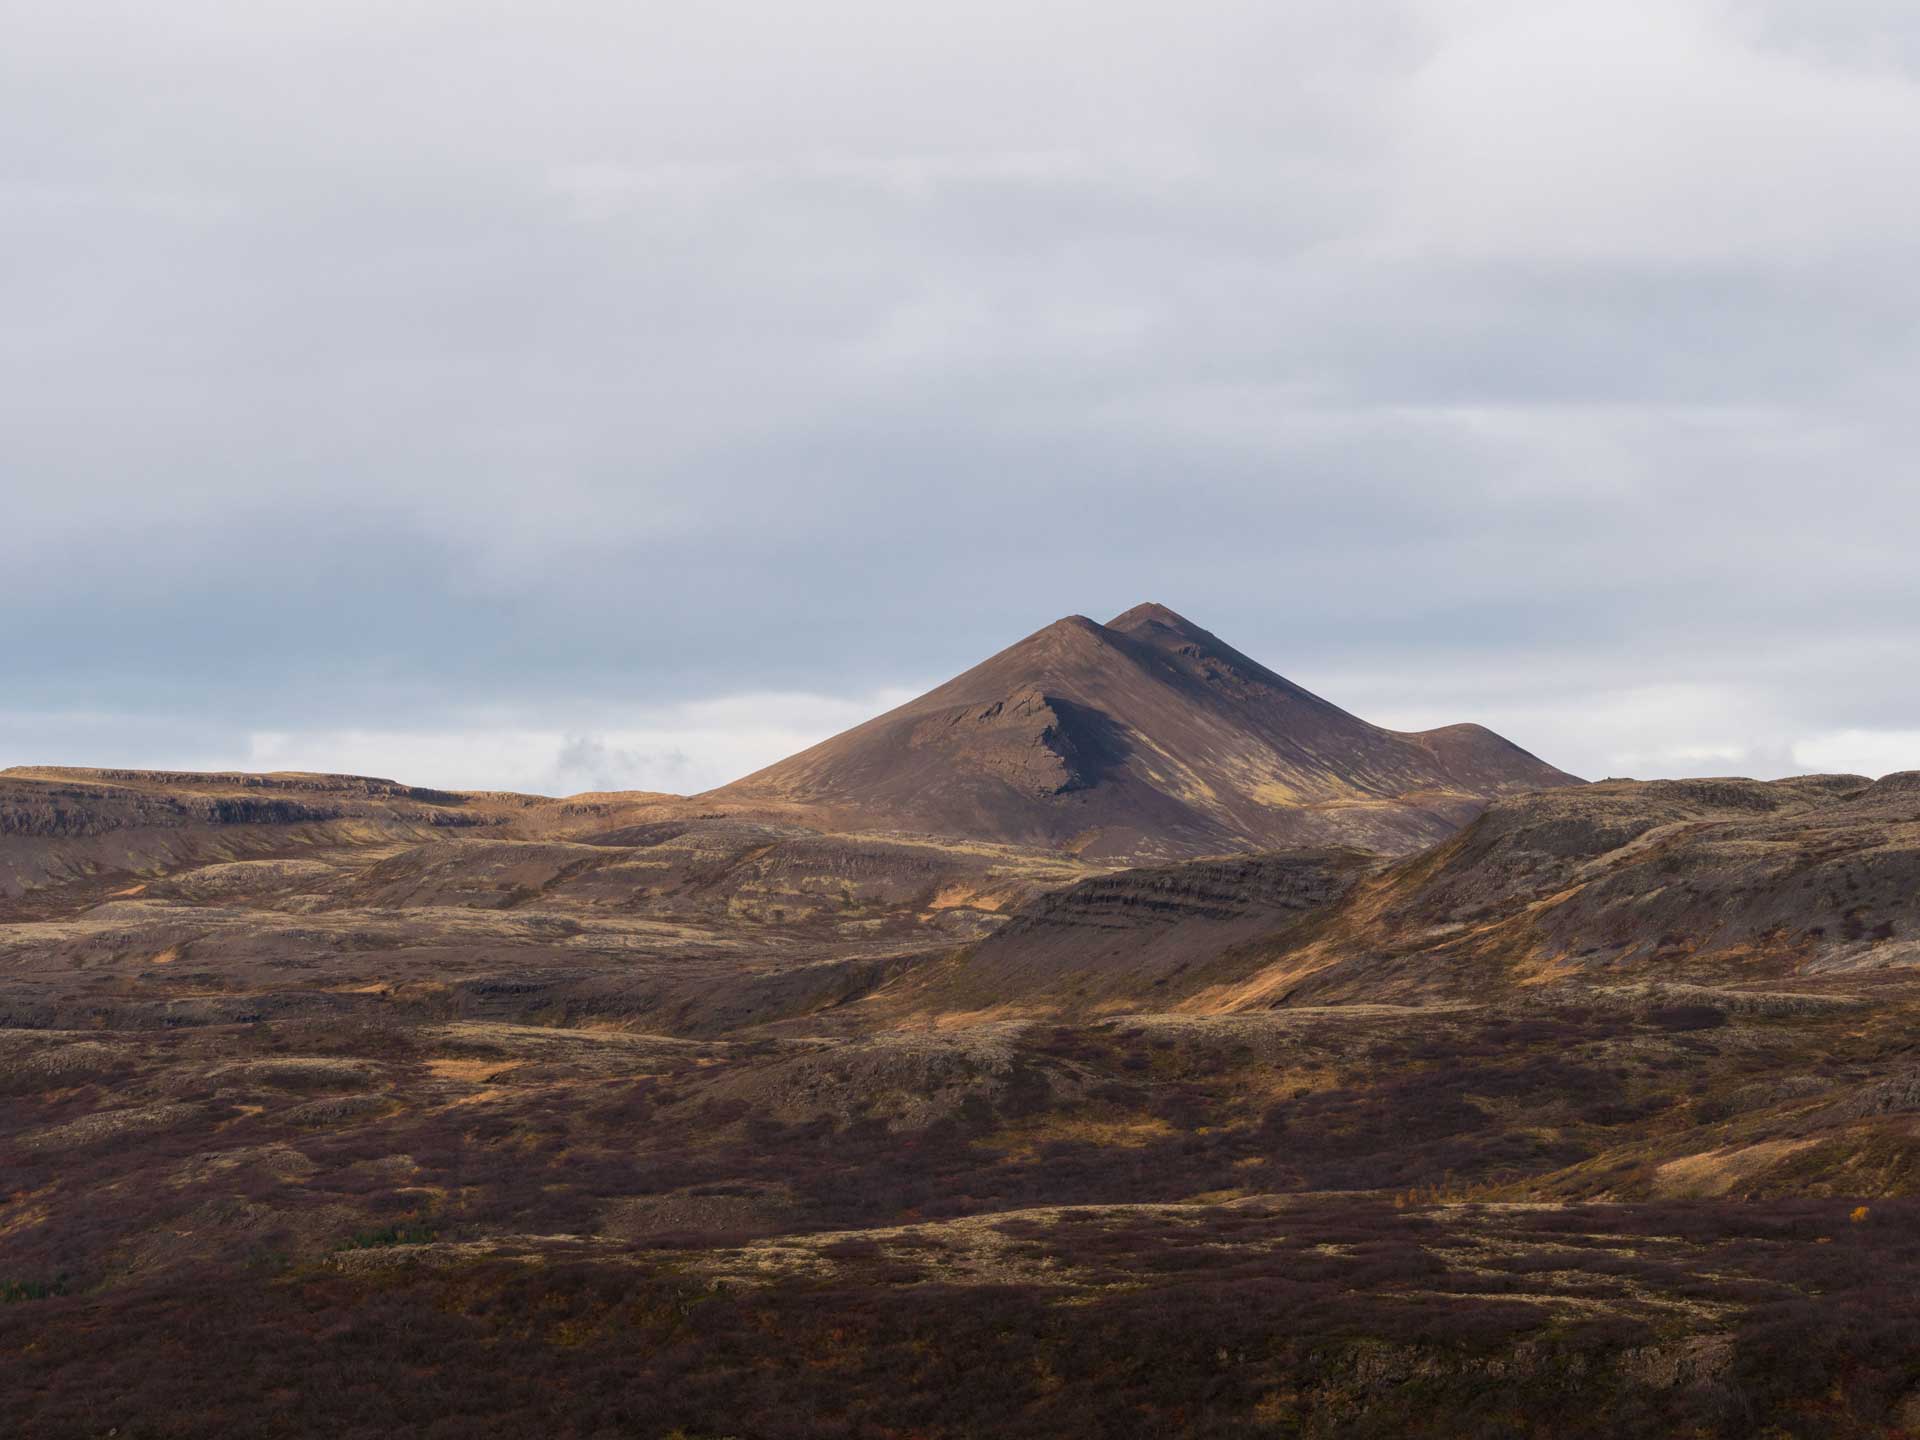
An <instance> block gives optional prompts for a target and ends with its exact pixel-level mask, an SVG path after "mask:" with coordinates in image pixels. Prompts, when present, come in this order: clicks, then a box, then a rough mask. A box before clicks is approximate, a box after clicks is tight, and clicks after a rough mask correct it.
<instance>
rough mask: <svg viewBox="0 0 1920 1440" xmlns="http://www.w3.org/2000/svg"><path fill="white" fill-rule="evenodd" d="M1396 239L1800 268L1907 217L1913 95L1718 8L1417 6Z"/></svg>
mask: <svg viewBox="0 0 1920 1440" xmlns="http://www.w3.org/2000/svg"><path fill="white" fill-rule="evenodd" d="M1424 8H1425V9H1426V10H1427V11H1428V14H1429V18H1430V20H1431V22H1432V23H1433V24H1434V26H1435V29H1436V32H1437V40H1438V44H1437V48H1436V50H1435V52H1434V54H1433V56H1432V58H1431V60H1430V61H1429V62H1428V63H1427V64H1426V65H1425V66H1424V67H1423V68H1422V69H1421V71H1420V73H1419V74H1418V75H1417V76H1416V77H1415V79H1414V81H1413V83H1412V84H1411V85H1410V86H1409V87H1408V89H1407V91H1406V92H1405V95H1404V101H1403V103H1404V107H1405V108H1404V110H1403V112H1402V114H1401V117H1400V119H1401V124H1400V128H1399V134H1400V138H1401V142H1402V147H1403V148H1402V154H1401V162H1400V167H1399V178H1400V188H1399V190H1398V193H1397V194H1396V196H1395V200H1394V203H1393V208H1392V211H1391V217H1390V220H1389V223H1388V227H1387V230H1386V232H1385V234H1384V236H1383V243H1384V244H1385V245H1386V247H1387V248H1388V249H1390V250H1395V251H1401V252H1411V253H1421V254H1441V255H1452V256H1463V257H1476V258H1483V259H1485V258H1491V259H1505V260H1560V261H1567V260H1596V259H1628V260H1651V261H1666V262H1671V261H1679V260H1708V261H1714V262H1724V261H1726V260H1729V259H1735V258H1738V259H1744V260H1749V261H1751V260H1755V259H1776V260H1777V259H1792V260H1801V261H1804V260H1810V259H1816V258H1820V257H1824V256H1833V255H1854V254H1860V253H1865V252H1877V253H1881V254H1886V253H1890V252H1894V251H1898V250H1901V249H1904V248H1906V247H1907V246H1909V245H1910V244H1911V243H1912V240H1913V238H1914V236H1915V233H1916V227H1917V226H1920V202H1917V201H1916V200H1915V198H1914V195H1913V192H1912V189H1911V187H1908V186H1904V185H1897V184H1887V183H1884V182H1885V179H1886V178H1887V177H1889V176H1891V175H1892V174H1894V173H1897V172H1898V171H1901V170H1909V171H1910V170H1912V169H1914V168H1916V167H1920V86H1917V85H1915V84H1914V83H1913V82H1912V81H1911V80H1910V79H1908V78H1907V77H1906V76H1903V75H1901V74H1900V73H1898V72H1894V71H1890V70H1886V69H1874V70H1867V69H1861V68H1842V67H1841V66H1839V65H1836V64H1833V63H1831V62H1825V61H1822V60H1820V59H1818V58H1816V57H1814V56H1811V55H1804V54H1793V53H1788V52H1784V51H1780V50H1774V49H1767V48H1762V46H1760V45H1759V44H1757V43H1755V42H1756V38H1757V37H1756V36H1755V35H1754V34H1753V33H1752V31H1751V30H1750V28H1749V27H1746V26H1744V25H1742V24H1740V23H1739V13H1738V11H1737V10H1736V9H1735V8H1734V7H1733V6H1732V5H1730V4H1727V3H1723V0H1608V3H1605V4H1595V3H1592V0H1511V3H1496V4H1469V5H1458V4H1452V3H1447V0H1439V3H1434V4H1430V5H1427V6H1425V7H1424Z"/></svg>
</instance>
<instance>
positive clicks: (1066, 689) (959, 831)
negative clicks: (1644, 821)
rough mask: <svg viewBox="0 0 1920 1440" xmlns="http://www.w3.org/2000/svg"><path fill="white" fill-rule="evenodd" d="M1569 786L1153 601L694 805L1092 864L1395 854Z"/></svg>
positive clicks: (1012, 652) (1072, 628)
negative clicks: (1341, 849)
mask: <svg viewBox="0 0 1920 1440" xmlns="http://www.w3.org/2000/svg"><path fill="white" fill-rule="evenodd" d="M1578 783H1580V782H1579V781H1578V780H1576V779H1575V777H1573V776H1571V775H1568V774H1566V773H1565V772H1564V771H1561V770H1557V769H1555V768H1554V767H1553V766H1551V765H1549V764H1547V763H1546V762H1545V761H1543V760H1540V759H1538V758H1537V757H1535V756H1533V755H1530V754H1528V753H1527V752H1526V751H1524V750H1522V749H1520V748H1519V747H1518V746H1517V745H1514V744H1512V743H1511V742H1509V741H1507V740H1504V739H1502V738H1501V737H1500V736H1498V735H1496V734H1494V733H1493V732H1492V731H1491V730H1487V729H1485V728H1483V727H1481V726H1478V725H1452V726H1447V727H1445V728H1443V729H1438V730H1427V731H1420V732H1416V733H1402V732H1398V731H1392V730H1384V729H1381V728H1380V727H1378V726H1375V725H1370V724H1368V723H1367V722H1366V721H1364V720H1361V719H1360V718H1358V717H1357V716H1354V715H1351V714H1349V713H1347V712H1346V711H1345V710H1342V709H1340V708H1339V707H1338V706H1337V705H1334V704H1331V703H1330V702H1328V701H1326V700H1323V699H1321V698H1320V697H1319V696H1317V695H1314V694H1312V693H1310V692H1309V691H1307V690H1304V689H1302V688H1301V687H1300V686H1298V685H1295V684H1294V683H1293V682H1292V681H1290V680H1287V679H1285V678H1284V677H1283V676H1280V675H1278V674H1275V673H1274V672H1273V671H1271V670H1269V669H1267V668H1266V667H1265V666H1263V665H1261V664H1259V663H1258V662H1257V661H1254V660H1252V659H1249V658H1248V657H1247V656H1245V655H1243V654H1241V653H1240V652H1239V651H1238V650H1235V649H1234V648H1233V647H1232V646H1230V645H1228V644H1226V643H1225V642H1224V641H1222V640H1221V639H1219V637H1217V636H1215V635H1213V634H1212V633H1210V632H1209V631H1206V630H1203V629H1201V628H1200V627H1199V626H1198V625H1195V624H1194V623H1193V622H1192V621H1190V620H1187V619H1185V618H1184V617H1182V616H1180V615H1178V614H1176V613H1175V612H1174V611H1172V610H1169V609H1168V608H1167V607H1166V606H1164V605H1158V604H1144V605H1136V606H1134V607H1133V608H1132V609H1131V610H1127V611H1125V612H1124V613H1122V614H1120V615H1117V616H1115V617H1114V618H1113V619H1112V620H1110V621H1108V622H1107V623H1106V624H1105V625H1101V624H1097V623H1095V622H1094V621H1092V620H1090V619H1088V618H1087V617H1086V616H1084V615H1069V616H1067V617H1066V618H1065V619H1062V620H1057V621H1055V622H1054V623H1053V624H1051V625H1049V626H1047V627H1046V628H1045V629H1042V630H1038V631H1036V632H1034V633H1033V634H1032V635H1029V636H1028V637H1027V638H1026V639H1024V640H1021V641H1019V642H1018V643H1017V644H1014V645H1012V646H1009V647H1008V648H1007V649H1005V650H1002V651H1001V652H1000V653H999V654H997V655H995V656H993V657H992V658H990V659H988V660H986V661H984V662H983V663H981V664H979V665H976V666H975V667H974V668H973V669H971V670H968V671H967V672H966V673H964V674H962V675H959V676H956V677H955V678H954V679H952V680H949V681H948V682H947V683H946V684H944V685H941V686H939V687H938V688H937V689H934V690H931V691H929V692H928V693H927V694H925V695H922V696H921V697H919V698H918V699H916V700H911V701H909V702H908V703H907V704H905V705H902V706H900V707H899V708H898V709H895V710H891V711H889V712H888V713H886V714H884V715H881V716H878V717H877V718H875V719H873V720H869V721H867V722H866V723H865V724H863V725H858V726H855V727H854V728H853V729H851V730H848V731H846V732H844V733H843V734H840V735H836V736H834V737H833V738H832V739H830V740H826V741H823V742H822V743H820V744H818V745H815V746H813V747H812V748H811V749H807V750H803V751H801V752H800V753H799V754H797V755H793V756H790V757H789V758H787V759H785V760H782V761H780V762H779V763H778V764H776V765H771V766H769V767H767V768H766V769H764V770H761V771H758V772H756V773H755V774H752V775H749V776H747V777H745V778H744V779H742V780H738V781H735V782H734V783H732V784H731V785H727V786H723V787H722V788H720V789H719V790H715V791H710V792H708V794H707V795H706V796H703V797H701V798H702V799H705V800H711V801H718V802H728V803H744V804H797V805H804V806H810V807H822V808H825V809H828V810H830V811H832V812H833V813H834V814H835V816H836V823H840V824H846V825H849V826H857V827H861V828H882V829H899V830H913V831H923V832H929V833H934V834H942V835H952V836H960V837H967V838H974V839H980V840H990V841H999V842H1006V843H1015V844H1042V845H1049V846H1055V847H1059V848H1064V849H1069V850H1072V851H1074V852H1076V853H1079V854H1082V855H1086V856H1088V857H1090V858H1094V857H1103V856H1123V855H1141V856H1189V855H1201V854H1210V853H1222V852H1227V851H1233V850H1244V849H1248V848H1280V847H1286V846H1294V845H1322V844H1360V845H1367V846H1371V847H1373V848H1377V849H1384V850H1408V849H1413V848H1416V847H1418V846H1419V845H1422V844H1425V843H1427V842H1428V841H1431V840H1433V839H1435V838H1438V837H1440V836H1442V835H1445V834H1447V833H1449V832H1451V831H1452V830H1454V829H1456V828H1457V827H1459V826H1460V825H1462V824H1464V823H1465V822H1467V821H1468V820H1471V819H1472V818H1473V817H1474V816H1475V815H1477V814H1478V813H1479V812H1480V811H1481V810H1482V809H1483V808H1484V807H1485V805H1486V803H1487V801H1488V800H1489V799H1490V798H1492V797H1494V796H1497V795H1506V794H1513V793H1518V792H1524V791H1530V790H1537V789H1544V788H1549V787H1554V786H1561V785H1570V784H1578Z"/></svg>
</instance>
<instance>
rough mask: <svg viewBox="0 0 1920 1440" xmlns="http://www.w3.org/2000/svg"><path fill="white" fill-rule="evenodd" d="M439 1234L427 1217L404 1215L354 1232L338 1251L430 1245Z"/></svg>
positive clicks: (430, 1218) (430, 1219)
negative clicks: (376, 1227) (389, 1221)
mask: <svg viewBox="0 0 1920 1440" xmlns="http://www.w3.org/2000/svg"><path fill="white" fill-rule="evenodd" d="M439 1235H440V1232H439V1231H438V1230H437V1229H435V1228H434V1225H433V1220H432V1217H431V1216H428V1215H404V1216H402V1217H400V1218H399V1219H397V1220H395V1221H393V1222H392V1223H391V1224H388V1225H382V1226H380V1227H379V1228H378V1229H375V1230H356V1231H355V1232H354V1233H353V1234H352V1235H349V1236H348V1237H347V1238H346V1239H345V1240H342V1241H341V1242H340V1244H339V1246H338V1247H336V1248H338V1249H341V1250H386V1249H390V1248H391V1247H393V1246H395V1245H431V1244H432V1243H433V1242H434V1241H435V1240H436V1239H438V1238H439Z"/></svg>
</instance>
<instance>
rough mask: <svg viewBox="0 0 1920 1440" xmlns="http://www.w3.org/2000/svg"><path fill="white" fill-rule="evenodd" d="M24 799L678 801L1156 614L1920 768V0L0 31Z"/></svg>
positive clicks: (924, 10) (329, 11) (248, 18)
mask: <svg viewBox="0 0 1920 1440" xmlns="http://www.w3.org/2000/svg"><path fill="white" fill-rule="evenodd" d="M0 32H3V33H4V34H5V35H6V37H7V39H6V43H5V44H4V45H0V616H4V620H5V625H6V629H5V634H6V638H7V644H6V646H5V648H4V651H0V765H5V764H29V763H34V764H39V763H47V764H52V763H64V764H97V765H141V766H164V767H179V768H229V767H241V768H252V769H271V768H289V769H321V770H344V771H354V772H360V773H371V774H378V775H390V776H394V777H396V778H400V779H404V780H409V781H412V782H415V783H424V784H436V785H450V786H461V787H493V788H514V789H525V790H535V791H541V792H544V793H568V792H572V791H578V790H587V789H611V788H645V789H664V790H673V791H692V790H698V789H702V788H705V787H707V786H711V785H714V784H717V783H720V782H723V781H725V780H727V779H731V778H733V777H735V776H737V775H739V774H742V773H745V772H746V771H748V770H751V769H754V768H756V767H757V766H759V765H761V764H765V763H768V762H770V761H772V760H774V759H777V758H779V757H780V756H782V755H784V754H786V753H788V752H790V751H792V750H794V749H797V748H799V747H801V746H802V745H804V744H807V743H810V742H811V741H813V740H816V739H819V738H821V737H823V736H825V735H827V734H830V733H832V732H834V731H837V730H839V729H841V728H844V727H845V726H847V725H849V724H852V723H854V722H856V721H858V720H860V719H863V718H865V717H866V716H867V715H869V714H872V713H875V712H877V711H878V710H880V709H884V708H886V707H887V706H888V705H890V704H893V703H897V702H898V701H900V700H902V699H904V698H906V697H907V696H909V695H911V694H913V693H916V692H918V691H920V690H922V689H924V688H926V687H928V686H930V685H931V684H933V683H936V682H938V681H940V680H942V679H944V678H946V677H947V676H949V675H952V674H954V673H956V672H958V671H960V670H962V669H964V668H966V667H967V666H969V665H971V664H973V663H974V662H975V661H977V660H979V659H981V658H984V657H985V656H986V655H987V654H989V653H991V652H993V651H995V650H997V649H999V648H1001V647H1002V646H1004V645H1006V644H1009V643H1011V642H1012V641H1014V640H1016V639H1018V638H1020V637H1021V636H1022V635H1025V634H1027V633H1029V632H1030V631H1032V630H1035V629H1037V628H1039V627H1040V626H1042V625H1044V624H1046V623H1048V622H1049V621H1051V620H1054V619H1056V618H1058V617H1059V616H1062V615H1066V614H1071V613H1083V614H1087V615H1090V616H1092V617H1093V618H1095V619H1101V620H1104V619H1106V618H1108V617H1110V616H1111V615H1113V614H1115V613H1117V612H1119V611H1121V610H1123V609H1126V608H1127V607H1129V606H1131V605H1133V604H1135V603H1137V602H1140V601H1145V600H1154V601H1159V602H1162V603H1165V604H1168V605H1171V606H1173V607H1174V608H1175V609H1177V610H1179V611H1181V612H1182V613H1183V614H1185V615H1187V616H1188V617H1190V618H1191V619H1193V620H1195V621H1197V622H1198V623H1200V624H1202V625H1204V626H1206V627H1207V628H1209V629H1211V630H1213V631H1215V632H1216V633H1218V634H1219V635H1221V636H1222V637H1223V638H1224V639H1226V640H1228V641H1229V642H1230V643H1232V644H1234V645H1236V646H1237V647H1239V648H1240V649H1242V650H1244V651H1246V652H1248V653H1249V654H1251V655H1253V656H1254V657H1255V658H1257V659H1259V660H1261V661H1263V662H1264V663H1266V664H1268V665H1270V666H1272V667H1273V668H1274V669H1277V670H1279V671H1280V672H1281V673H1283V674H1285V675H1287V676H1289V677H1290V678H1292V679H1294V680H1296V681H1297V682H1299V683H1301V684H1303V685H1306V686H1308V687H1309V688H1310V689H1313V690H1315V691H1317V692H1319V693H1321V694H1323V695H1325V696H1327V697H1328V698H1329V699H1332V700H1334V701H1336V702H1337V703H1339V704H1342V705H1344V706H1346V707H1347V708H1349V709H1351V710H1354V711H1356V712H1357V713H1359V714H1361V715H1364V716H1366V717H1367V718H1368V719H1371V720H1374V721H1375V722H1377V723H1381V724H1387V725H1392V726H1395V727H1397V728H1418V727H1424V726H1430V725H1437V724H1442V723H1451V722H1455V721H1461V720H1477V721H1480V722H1482V723H1485V724H1488V725H1491V726H1493V727H1494V728H1496V729H1498V730H1500V731H1501V732H1502V733H1503V734H1506V735H1508V736H1509V737H1510V738H1512V739H1513V740H1515V741H1517V742H1518V743H1520V744H1522V745H1524V746H1526V747H1527V748H1528V749H1530V750H1533V751H1535V752H1536V753H1538V754H1540V755H1542V756H1543V757H1545V758H1547V759H1549V760H1551V761H1553V762H1555V763H1557V764H1559V765H1561V766H1563V767H1564V768H1567V769H1569V770H1573V771H1575V772H1576V773H1579V774H1583V775H1587V776H1591V777H1599V776H1603V775H1635V776H1658V775H1690V774H1730V773H1732V774H1754V775H1761V776H1773V775H1780V774H1788V773H1797V772H1802V771H1813V770H1851V771H1859V772H1864V773H1869V774H1881V773H1885V772H1887V771H1892V770H1900V769H1913V768H1920V665H1917V664H1916V663H1915V661H1916V658H1920V564H1917V563H1916V559H1917V557H1916V546H1915V539H1916V536H1920V479H1917V478H1916V476H1915V474H1914V471H1915V457H1916V456H1920V445H1917V444H1916V441H1920V405H1916V404H1915V401H1914V396H1915V393H1916V382H1917V381H1920V265H1915V263H1914V260H1913V257H1914V255H1915V253H1916V249H1917V247H1920V188H1917V187H1915V186H1914V184H1913V183H1912V177H1913V176H1914V175H1915V174H1916V173H1920V9H1916V8H1915V7H1913V6H1912V5H1910V4H1896V3H1894V0H1817V3H1799V0H1751V3H1746V0H1574V3H1569V0H1375V3H1370V4H1367V5H1360V6H1356V5H1354V4H1352V3H1351V0H1288V3H1287V4H1284V5H1275V4H1273V3H1271V0H1245V3H1243V0H1178V3H1174V0H1164V3H1162V0H1099V3H1091V0H1088V3H1078V0H1075V3H1066V0H1018V3H1015V0H974V3H971V4H968V5H965V6H933V5H915V4H909V5H901V4H898V3H880V0H812V3H810V4H808V5H805V6H783V5H773V4H767V3H759V4H744V3H740V0H702V3H700V4H697V5H692V4H667V3H664V0H617V3H616V0H541V3H540V4H538V5H535V4H532V3H529V0H518V3H513V4H506V3H498V0H379V3H374V0H325V3H307V0H170V3H168V4H166V5H154V4H150V3H133V0H90V3H88V4H85V5H76V4H73V3H72V0H0Z"/></svg>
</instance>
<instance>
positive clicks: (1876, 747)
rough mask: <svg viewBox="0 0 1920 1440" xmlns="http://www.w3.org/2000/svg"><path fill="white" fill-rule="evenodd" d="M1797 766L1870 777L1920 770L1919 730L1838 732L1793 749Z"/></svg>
mask: <svg viewBox="0 0 1920 1440" xmlns="http://www.w3.org/2000/svg"><path fill="white" fill-rule="evenodd" d="M1793 758H1794V762H1795V764H1797V765H1799V766H1800V767H1801V768H1803V769H1806V770H1810V771H1831V772H1833V773H1836V774H1843V775H1871V776H1874V777H1875V778H1876V779H1877V778H1878V777H1880V776H1882V775H1891V774H1893V773H1894V772H1895V771H1899V770H1920V730H1839V731H1835V732H1834V733H1832V734H1828V735H1815V736H1812V737H1810V738H1809V739H1806V740H1802V741H1800V742H1799V743H1797V744H1796V745H1795V746H1794V747H1793Z"/></svg>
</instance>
